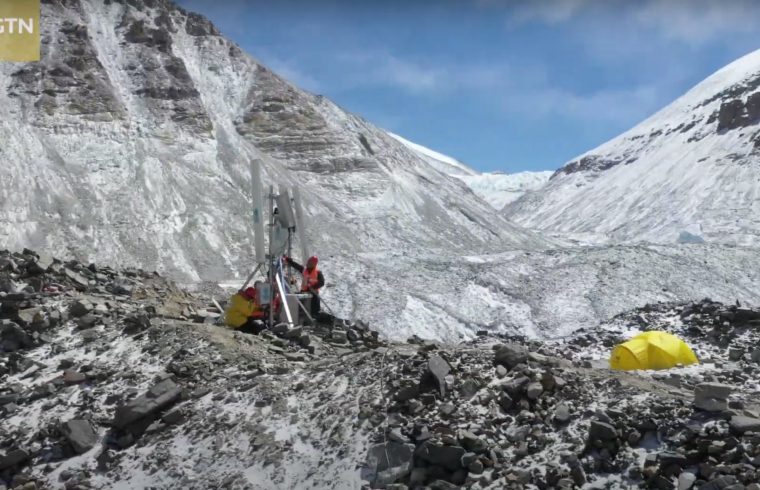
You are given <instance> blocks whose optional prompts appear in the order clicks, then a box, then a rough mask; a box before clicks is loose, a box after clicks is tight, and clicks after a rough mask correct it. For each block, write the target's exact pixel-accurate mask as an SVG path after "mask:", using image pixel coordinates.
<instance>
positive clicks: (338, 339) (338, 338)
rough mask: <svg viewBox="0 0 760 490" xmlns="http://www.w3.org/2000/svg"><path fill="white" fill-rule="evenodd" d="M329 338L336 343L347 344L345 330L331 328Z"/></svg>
mask: <svg viewBox="0 0 760 490" xmlns="http://www.w3.org/2000/svg"><path fill="white" fill-rule="evenodd" d="M330 340H332V341H333V342H334V343H336V344H347V343H348V336H347V335H346V332H345V330H333V333H332V336H331V337H330Z"/></svg>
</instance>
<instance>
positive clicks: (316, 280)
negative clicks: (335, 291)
mask: <svg viewBox="0 0 760 490" xmlns="http://www.w3.org/2000/svg"><path fill="white" fill-rule="evenodd" d="M283 260H284V261H285V263H287V264H289V265H290V266H291V267H293V268H294V269H295V270H297V271H298V272H300V273H301V275H302V276H303V277H302V279H301V292H302V293H311V316H312V318H317V316H318V315H319V312H320V310H321V306H320V302H319V289H320V288H321V287H322V286H324V285H325V277H324V276H323V275H322V271H320V270H319V269H318V268H317V263H318V262H319V259H317V256H316V255H312V256H311V257H309V260H307V261H306V267H304V266H302V265H301V264H299V263H298V262H296V261H295V260H293V259H291V258H290V257H288V256H284V257H283Z"/></svg>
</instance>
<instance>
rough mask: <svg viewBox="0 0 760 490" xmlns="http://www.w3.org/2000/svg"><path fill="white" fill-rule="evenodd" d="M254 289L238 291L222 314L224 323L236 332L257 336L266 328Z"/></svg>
mask: <svg viewBox="0 0 760 490" xmlns="http://www.w3.org/2000/svg"><path fill="white" fill-rule="evenodd" d="M257 296H258V295H257V293H256V288H255V287H252V288H248V289H246V290H242V289H241V290H240V291H238V292H237V293H236V294H235V295H234V296H232V298H230V303H229V305H228V306H227V309H226V311H225V312H224V323H225V324H226V325H227V326H228V327H229V328H231V329H233V330H237V331H238V332H243V333H250V334H254V335H258V334H259V332H261V331H262V330H264V328H266V325H265V323H264V319H265V318H266V312H265V311H264V309H263V308H262V307H261V305H260V304H259V301H258V297H257Z"/></svg>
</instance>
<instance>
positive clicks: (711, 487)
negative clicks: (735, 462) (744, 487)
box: [699, 475, 736, 490]
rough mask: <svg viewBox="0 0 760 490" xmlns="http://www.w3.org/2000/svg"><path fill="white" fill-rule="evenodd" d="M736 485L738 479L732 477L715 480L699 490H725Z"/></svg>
mask: <svg viewBox="0 0 760 490" xmlns="http://www.w3.org/2000/svg"><path fill="white" fill-rule="evenodd" d="M735 483H736V477H735V476H731V475H725V476H719V477H718V478H713V479H712V480H710V481H709V482H708V483H705V484H704V485H702V486H700V487H699V490H725V489H726V488H727V487H728V486H729V485H733V484H735Z"/></svg>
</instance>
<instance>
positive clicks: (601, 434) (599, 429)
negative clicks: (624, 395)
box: [588, 420, 618, 441]
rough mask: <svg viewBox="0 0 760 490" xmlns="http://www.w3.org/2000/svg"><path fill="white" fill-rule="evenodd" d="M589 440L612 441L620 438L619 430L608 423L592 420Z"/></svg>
mask: <svg viewBox="0 0 760 490" xmlns="http://www.w3.org/2000/svg"><path fill="white" fill-rule="evenodd" d="M588 435H589V439H592V440H594V439H599V440H601V441H611V440H614V439H616V438H617V437H618V432H617V429H616V428H615V427H614V426H613V425H611V424H608V423H607V422H601V421H599V420H592V421H591V425H590V426H589V433H588Z"/></svg>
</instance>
